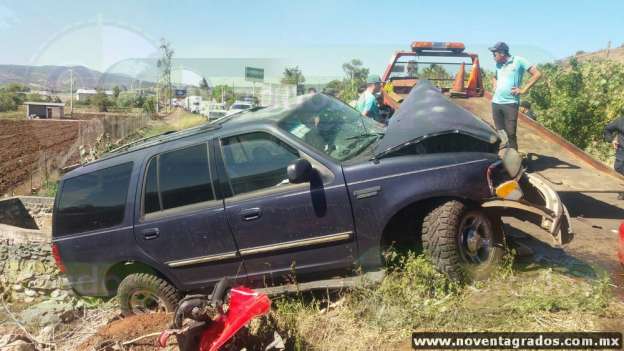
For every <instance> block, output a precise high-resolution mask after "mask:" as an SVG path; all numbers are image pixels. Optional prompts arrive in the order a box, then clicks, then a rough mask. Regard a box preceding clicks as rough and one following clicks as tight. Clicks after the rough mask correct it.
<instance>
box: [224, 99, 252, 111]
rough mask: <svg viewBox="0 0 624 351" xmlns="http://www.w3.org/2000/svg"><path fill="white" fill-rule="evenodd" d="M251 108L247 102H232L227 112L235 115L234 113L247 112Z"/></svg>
mask: <svg viewBox="0 0 624 351" xmlns="http://www.w3.org/2000/svg"><path fill="white" fill-rule="evenodd" d="M252 107H253V104H251V103H249V102H245V101H234V103H233V104H232V106H230V109H229V110H228V112H229V113H236V112H240V111H245V110H249V109H250V108H252Z"/></svg>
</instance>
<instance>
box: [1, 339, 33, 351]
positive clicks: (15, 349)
mask: <svg viewBox="0 0 624 351" xmlns="http://www.w3.org/2000/svg"><path fill="white" fill-rule="evenodd" d="M2 351H36V348H35V345H34V344H32V343H29V342H26V341H24V340H16V341H14V342H12V343H10V344H8V345H6V346H5V347H3V348H2Z"/></svg>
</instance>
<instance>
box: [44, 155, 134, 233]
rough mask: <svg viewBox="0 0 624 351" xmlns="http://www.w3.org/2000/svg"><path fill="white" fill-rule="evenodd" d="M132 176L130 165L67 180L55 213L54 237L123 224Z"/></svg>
mask: <svg viewBox="0 0 624 351" xmlns="http://www.w3.org/2000/svg"><path fill="white" fill-rule="evenodd" d="M131 173H132V162H129V163H124V164H121V165H118V166H114V167H110V168H106V169H101V170H98V171H95V172H92V173H88V174H83V175H81V176H77V177H74V178H70V179H67V180H65V181H64V182H63V187H62V189H61V194H60V198H59V203H58V208H57V211H56V213H55V227H56V230H55V235H58V236H61V235H67V234H74V233H81V232H87V231H91V230H96V229H103V228H109V227H113V226H116V225H118V224H121V222H122V221H123V218H124V211H125V209H126V198H127V195H128V186H129V184H130V174H131Z"/></svg>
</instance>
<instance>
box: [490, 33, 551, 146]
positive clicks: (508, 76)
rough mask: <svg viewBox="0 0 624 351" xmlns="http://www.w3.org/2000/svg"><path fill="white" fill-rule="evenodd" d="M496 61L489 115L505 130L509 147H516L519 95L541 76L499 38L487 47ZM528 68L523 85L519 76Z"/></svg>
mask: <svg viewBox="0 0 624 351" xmlns="http://www.w3.org/2000/svg"><path fill="white" fill-rule="evenodd" d="M490 51H491V52H492V55H494V60H495V61H496V75H495V76H494V78H493V80H492V83H493V84H492V86H493V87H494V96H493V97H492V117H493V119H494V125H495V126H496V129H497V130H501V129H502V130H504V131H505V133H507V137H508V138H509V147H512V148H514V149H516V150H518V140H517V138H516V128H517V126H518V106H519V105H520V95H522V94H526V93H527V92H528V91H529V89H531V87H532V86H533V84H535V82H537V80H538V79H539V78H540V77H541V76H542V74H541V73H540V71H538V70H537V68H535V66H534V65H531V64H529V62H528V61H527V60H525V59H524V58H522V57H519V56H511V55H510V54H509V46H507V44H505V43H503V42H498V43H496V44H495V45H494V46H492V47H491V48H490ZM525 71H528V72H529V74H530V75H531V79H529V81H528V82H527V84H526V85H525V86H524V87H522V86H521V84H522V77H523V76H524V72H525Z"/></svg>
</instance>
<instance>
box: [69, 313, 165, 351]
mask: <svg viewBox="0 0 624 351" xmlns="http://www.w3.org/2000/svg"><path fill="white" fill-rule="evenodd" d="M172 318H173V317H172V315H171V314H167V313H155V314H148V315H138V316H131V317H128V318H124V319H118V320H116V321H113V322H112V323H110V324H108V325H106V326H104V327H102V328H101V329H100V330H98V332H97V333H96V334H95V335H93V336H91V337H90V338H89V339H87V340H86V341H85V342H84V343H82V344H81V345H80V346H79V347H78V348H77V350H80V351H95V350H100V351H106V350H113V349H114V347H115V346H117V345H119V344H122V345H123V344H124V343H127V342H129V341H131V340H134V339H136V338H139V337H141V336H146V335H150V336H149V337H145V338H143V339H140V340H137V341H135V342H133V343H132V344H129V345H126V346H125V348H123V350H134V351H143V350H145V351H147V350H150V351H151V350H155V349H160V348H158V347H157V346H156V341H157V338H158V335H159V334H160V332H161V331H163V330H165V329H167V327H168V326H169V324H170V323H171V321H172ZM153 334H156V335H153ZM174 341H175V337H171V338H170V342H169V343H170V344H171V345H172V346H171V348H167V349H160V350H169V349H170V350H174V349H176V348H175V346H174Z"/></svg>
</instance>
